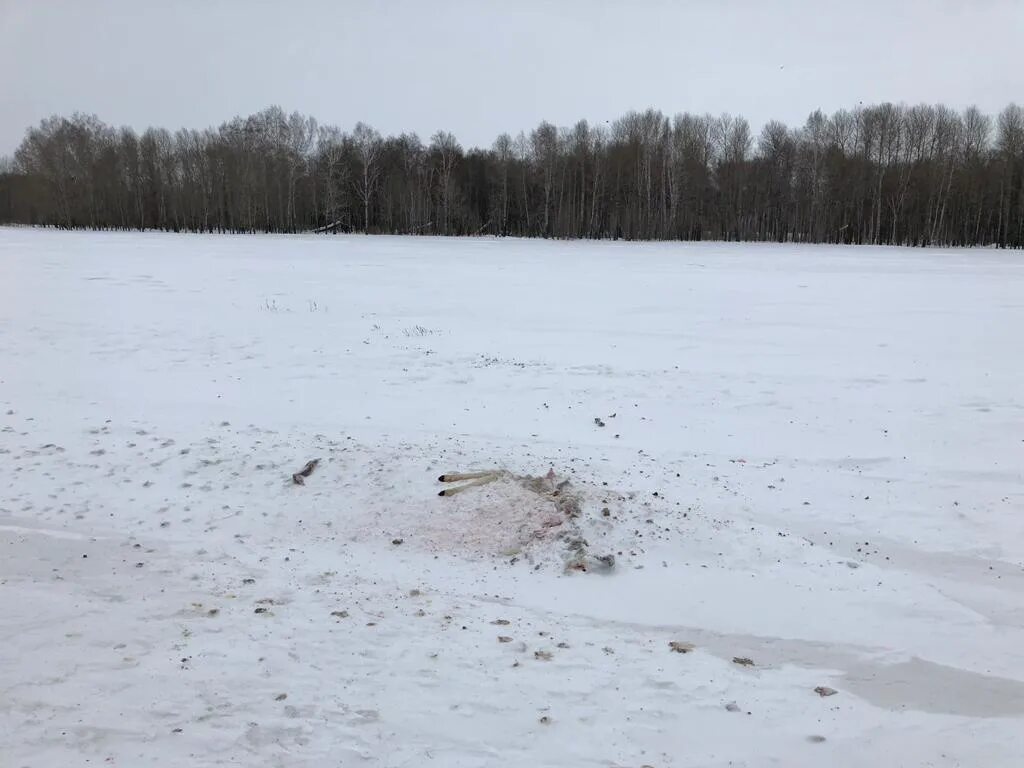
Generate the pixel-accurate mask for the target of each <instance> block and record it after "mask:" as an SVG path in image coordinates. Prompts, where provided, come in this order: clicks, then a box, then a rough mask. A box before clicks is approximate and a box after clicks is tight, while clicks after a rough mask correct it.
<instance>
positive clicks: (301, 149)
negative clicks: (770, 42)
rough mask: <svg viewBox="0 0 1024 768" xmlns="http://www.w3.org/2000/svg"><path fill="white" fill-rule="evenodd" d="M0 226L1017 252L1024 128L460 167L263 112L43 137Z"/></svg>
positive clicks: (676, 131) (858, 116) (856, 125)
mask: <svg viewBox="0 0 1024 768" xmlns="http://www.w3.org/2000/svg"><path fill="white" fill-rule="evenodd" d="M0 221H6V222H14V223H23V224H34V225H49V226H57V227H65V228H94V229H108V228H117V229H140V230H146V229H158V230H173V231H197V232H303V231H318V232H338V231H344V232H353V231H358V232H379V233H417V234H441V235H475V234H490V235H514V236H523V237H557V238H623V239H634V240H648V239H678V240H763V241H777V242H812V243H874V244H899V245H921V246H925V245H993V244H994V245H999V246H1002V247H1015V248H1020V247H1024V109H1022V108H1021V107H1019V106H1017V105H1015V104H1011V105H1010V106H1008V107H1006V108H1005V109H1004V110H1003V111H1002V112H1001V113H1000V114H999V115H998V116H996V117H994V118H993V117H992V116H989V115H985V114H983V113H982V112H980V111H979V110H978V109H976V108H974V107H971V108H968V109H966V110H964V111H962V112H957V111H955V110H953V109H950V108H948V107H946V106H943V105H934V106H933V105H919V106H906V105H902V104H889V103H886V104H879V105H873V106H866V107H858V108H856V109H853V110H839V111H837V112H835V113H834V114H832V115H825V114H823V113H822V112H820V111H816V112H813V113H812V114H811V115H810V116H809V117H808V118H807V120H806V122H805V123H804V124H803V125H802V126H800V127H797V128H792V127H788V126H786V125H785V124H783V123H781V122H778V121H772V122H769V123H768V124H767V125H765V126H764V127H763V129H762V130H761V131H760V133H758V134H757V135H756V137H755V135H754V133H753V132H752V130H751V128H750V125H749V123H748V122H747V121H746V120H745V119H743V118H742V117H733V116H730V115H721V116H717V117H715V116H711V115H694V114H680V115H676V116H674V117H669V116H666V115H664V114H662V113H661V112H659V111H656V110H653V109H649V110H647V111H645V112H630V113H628V114H626V115H624V116H622V117H621V118H619V119H617V120H615V121H610V122H608V123H605V124H604V125H596V126H595V125H591V124H589V123H587V122H586V121H585V120H581V121H580V122H578V123H576V124H575V125H574V126H572V127H571V128H558V127H556V126H554V125H552V124H550V123H548V122H542V123H541V124H540V125H539V126H537V127H536V128H535V129H534V130H532V131H530V132H529V133H519V135H517V136H515V137H513V136H511V135H509V134H502V135H501V136H499V137H498V138H497V139H496V140H495V142H494V144H493V145H492V146H491V147H490V148H489V149H465V148H463V147H462V146H461V145H460V144H459V142H458V140H457V139H456V138H455V136H454V135H452V134H451V133H449V132H446V131H439V132H437V133H435V134H434V135H433V136H432V137H431V138H430V140H429V142H427V143H424V142H423V141H421V140H420V138H419V137H418V136H417V135H416V134H414V133H404V134H401V135H399V136H387V137H385V136H381V135H380V134H379V133H378V132H377V131H375V130H374V129H373V128H371V127H370V126H368V125H366V124H364V123H358V124H357V125H356V126H355V128H354V129H353V130H352V131H351V132H345V131H342V130H340V129H339V128H337V127H336V126H331V125H326V126H325V125H319V124H318V123H317V121H316V120H314V119H313V118H311V117H307V116H303V115H301V114H298V113H292V114H290V115H289V114H286V113H285V112H284V111H283V110H282V109H280V108H279V107H270V108H268V109H265V110H263V111H262V112H259V113H257V114H254V115H251V116H249V117H236V118H234V119H232V120H230V121H228V122H226V123H224V124H223V125H221V126H220V127H219V128H216V129H207V130H202V131H197V130H179V131H177V132H175V133H171V132H169V131H167V130H165V129H162V128H150V129H148V130H146V131H145V132H143V133H142V134H141V135H139V134H138V133H136V132H135V131H134V130H132V129H131V128H114V127H112V126H109V125H106V124H105V123H103V122H102V121H100V120H99V119H98V118H97V117H95V116H92V115H82V114H75V115H72V116H71V117H51V118H49V119H46V120H43V121H42V122H41V123H40V124H39V125H38V126H35V127H33V128H30V129H29V130H28V131H27V132H26V135H25V138H24V140H23V141H22V143H21V145H20V147H19V148H18V149H17V151H16V153H15V155H14V158H13V160H7V161H4V162H2V163H0Z"/></svg>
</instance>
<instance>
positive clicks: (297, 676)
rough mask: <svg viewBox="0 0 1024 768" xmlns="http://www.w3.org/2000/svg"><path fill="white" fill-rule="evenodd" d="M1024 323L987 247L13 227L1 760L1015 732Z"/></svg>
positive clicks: (8, 256) (0, 494) (8, 287)
mask: <svg viewBox="0 0 1024 768" xmlns="http://www.w3.org/2000/svg"><path fill="white" fill-rule="evenodd" d="M1022 328H1024V262H1021V259H1020V254H998V253H995V252H991V251H938V250H932V251H911V250H900V249H872V248H811V247H799V246H792V247H782V246H770V245H721V244H703V245H681V244H671V245H669V244H648V245H639V244H624V243H547V242H522V241H514V240H508V241H497V240H488V239H473V240H468V239H467V240H448V239H427V238H385V237H375V238H367V237H318V238H312V237H234V236H191V235H180V236H173V235H159V234H145V235H138V234H86V233H76V234H69V233H58V232H43V231H32V230H24V229H21V230H19V229H8V230H0V430H2V431H0V454H2V456H0V464H2V466H3V471H2V472H0V547H2V553H3V554H2V557H0V642H2V647H3V652H2V653H0V755H2V758H0V763H2V765H3V766H5V768H6V766H11V767H12V768H20V767H21V766H31V767H32V768H49V767H51V766H52V767H54V768H58V767H60V768H64V767H65V766H83V765H117V766H126V767H132V768H134V766H146V765H164V766H185V765H187V766H209V765H238V766H281V767H282V768H284V767H285V766H287V767H288V768H294V767H296V766H308V767H309V768H314V767H316V768H320V767H321V766H346V767H347V766H356V765H368V766H371V765H372V766H378V765H379V766H395V767H396V768H397V767H399V766H411V767H416V768H419V766H426V765H437V766H523V767H524V768H525V767H526V766H529V767H531V768H535V767H536V766H609V767H610V766H629V767H631V768H639V766H644V765H646V766H654V767H655V768H666V767H668V766H701V767H704V768H706V767H710V766H750V767H751V768H754V767H757V768H759V767H760V766H784V767H785V768H793V767H794V766H797V767H799V766H812V765H813V766H986V768H993V767H994V766H1019V765H1020V760H1021V755H1022V754H1024V597H1022V595H1024V486H1022V459H1024V441H1022V438H1024V362H1022V352H1024V344H1022V341H1021V329H1022ZM613 414H614V415H613ZM595 419H600V420H601V421H602V422H603V423H604V425H605V426H603V427H602V426H599V425H598V424H597V423H596V422H595ZM318 457H319V458H321V459H322V462H321V464H320V466H319V467H318V468H317V470H316V471H315V472H314V473H313V474H312V475H311V476H310V477H309V478H308V479H307V481H306V484H305V485H303V486H298V485H295V484H293V483H292V482H291V480H290V476H291V473H293V472H295V471H296V470H298V469H299V468H301V467H302V465H303V464H304V463H305V462H306V461H307V460H308V459H312V458H318ZM494 466H498V467H502V468H505V469H507V470H509V471H510V472H513V473H516V474H527V473H528V474H532V475H543V474H544V473H546V472H547V471H548V470H549V469H554V471H555V473H556V474H557V475H558V477H559V479H561V478H563V477H569V478H571V479H572V484H571V486H570V487H571V488H572V489H573V492H574V493H576V494H578V495H579V498H580V499H581V500H582V515H581V516H580V517H579V518H578V519H575V520H572V519H568V518H564V516H563V518H564V519H556V518H557V517H558V516H557V514H556V515H554V517H552V507H551V505H550V504H549V503H548V502H547V500H545V498H543V497H538V496H536V495H535V494H534V495H531V493H530V492H529V491H526V490H524V489H523V488H522V487H520V486H519V485H517V484H516V483H513V482H511V481H508V480H503V481H501V482H499V483H496V484H494V485H491V486H486V487H483V488H479V489H474V490H471V491H467V492H465V493H463V494H460V495H458V496H455V497H452V498H439V497H438V496H437V491H438V490H439V487H440V486H439V484H438V482H437V476H438V475H439V474H440V473H442V472H446V471H459V470H466V469H476V468H488V467H494ZM605 508H607V509H608V515H607V516H605V515H604V514H603V512H602V510H603V509H605ZM576 536H582V537H584V538H585V539H586V541H587V542H588V543H589V545H590V549H591V550H592V551H593V552H594V553H596V554H602V553H612V554H614V555H615V556H616V558H617V561H616V564H615V567H614V569H613V570H612V571H611V572H607V573H604V572H600V571H598V570H594V569H592V570H589V571H587V572H580V571H571V572H568V573H566V571H565V568H564V564H565V561H566V558H567V557H568V556H569V555H568V552H567V543H568V541H569V540H570V539H572V538H574V537H576ZM673 642H676V643H689V644H692V645H693V646H694V649H693V650H692V651H691V652H689V653H677V652H673V651H672V650H671V648H670V643H673ZM734 658H740V659H749V660H751V661H752V662H753V664H751V665H748V664H741V663H736V662H735V661H734ZM819 686H828V687H830V688H833V689H835V690H836V691H837V693H836V694H835V695H831V696H827V697H822V696H819V695H818V694H817V693H815V690H814V689H815V688H816V687H819Z"/></svg>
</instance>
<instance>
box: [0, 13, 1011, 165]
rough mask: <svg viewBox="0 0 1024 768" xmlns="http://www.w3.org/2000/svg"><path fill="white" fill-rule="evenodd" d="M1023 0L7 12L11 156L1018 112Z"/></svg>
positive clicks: (2, 34)
mask: <svg viewBox="0 0 1024 768" xmlns="http://www.w3.org/2000/svg"><path fill="white" fill-rule="evenodd" d="M1022 36H1024V0H842V2H829V1H828V0H816V1H812V0H688V1H687V0H676V1H675V2H669V1H668V0H646V1H642V0H632V1H627V0H617V1H616V2H602V0H590V1H589V2H584V1H583V0H561V1H560V2H540V1H539V0H504V2H490V1H488V0H476V1H473V0H463V1H462V2H459V1H457V0H433V1H432V0H413V1H409V2H405V1H401V0H392V1H391V2H383V1H380V2H374V1H373V0H360V1H353V2H340V1H338V2H331V1H329V0H307V1H306V2H303V1H301V0H291V1H289V2H283V1H282V2H263V1H262V0H219V1H218V0H202V1H200V0H175V1H173V2H172V1H170V0H168V1H167V2H164V1H163V0H129V1H127V2H123V1H121V0H0V154H5V153H9V152H12V151H13V150H14V148H15V147H16V146H17V144H18V143H19V142H20V140H21V138H22V136H23V135H24V132H25V129H26V127H28V126H29V125H30V124H34V123H36V122H38V121H39V120H40V119H41V118H43V117H45V116H48V115H51V114H54V113H60V114H70V113H72V112H74V111H76V110H77V111H82V112H92V113H95V114H97V115H99V117H100V118H101V119H103V120H105V121H106V122H108V123H111V124H114V125H131V126H134V127H135V128H137V129H142V128H145V127H146V126H147V125H160V126H164V127H167V128H172V129H174V128H179V127H189V128H204V127H208V126H215V125H218V124H219V123H221V122H223V121H224V120H226V119H228V118H230V117H232V116H234V115H236V114H249V113H251V112H254V111H257V110H259V109H261V108H263V107H265V106H268V105H270V104H279V105H280V106H282V107H283V108H284V109H285V110H286V111H289V112H290V111H292V110H299V111H301V112H303V113H307V114H311V115H313V116H314V117H316V118H317V119H318V120H319V121H320V122H321V123H335V124H337V125H339V126H341V127H342V128H344V129H346V130H347V129H350V128H351V127H352V125H354V124H355V122H356V121H357V120H363V121H366V122H369V123H370V124H372V125H373V126H374V127H376V128H377V129H378V130H380V131H381V132H383V133H398V132H401V131H407V130H413V131H416V132H418V133H419V134H420V135H421V137H424V138H427V137H429V136H430V134H431V133H433V132H434V131H435V130H438V129H442V128H443V129H445V130H450V131H453V132H454V133H455V134H456V135H457V136H458V138H459V139H460V141H461V142H462V143H463V145H465V146H474V145H476V146H489V145H490V144H491V142H492V141H493V139H494V137H495V136H496V135H497V134H499V133H501V132H502V131H509V132H510V133H513V134H514V133H516V132H518V131H519V130H529V129H530V128H532V127H534V126H535V125H536V124H537V123H538V122H539V121H541V120H542V119H546V120H549V121H551V122H553V123H555V124H557V125H570V124H571V123H573V122H575V121H576V120H578V119H579V118H581V117H585V118H587V119H588V120H590V121H592V122H601V123H603V122H604V121H605V120H608V119H614V118H615V117H617V116H619V115H620V114H622V113H623V112H625V111H627V110H629V109H644V108H646V107H648V106H654V107H657V108H658V109H661V110H662V111H664V112H666V113H669V114H674V113H676V112H681V111H691V112H712V113H716V114H717V113H720V112H731V113H734V114H742V115H744V116H745V117H747V118H748V119H749V120H750V121H751V123H752V124H753V126H754V127H755V129H757V128H758V127H759V126H760V125H761V124H763V123H764V122H765V121H766V120H768V119H771V118H778V119H782V120H785V121H786V122H788V123H802V122H803V120H804V119H805V118H806V116H807V114H808V113H809V112H811V111H812V110H813V109H815V108H818V107H820V108H822V109H824V110H826V111H832V110H834V109H837V108H840V107H852V106H855V105H856V104H857V103H858V102H864V103H871V102H880V101H894V102H898V101H905V102H908V103H917V102H921V101H927V102H936V101H943V102H945V103H948V104H950V105H952V106H955V107H958V108H960V107H964V106H967V105H969V104H977V105H978V106H979V107H981V108H982V109H983V110H985V111H988V112H996V111H998V110H999V109H1001V108H1002V107H1003V106H1004V105H1005V104H1006V103H1008V102H1010V101H1017V102H1024V43H1022Z"/></svg>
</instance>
